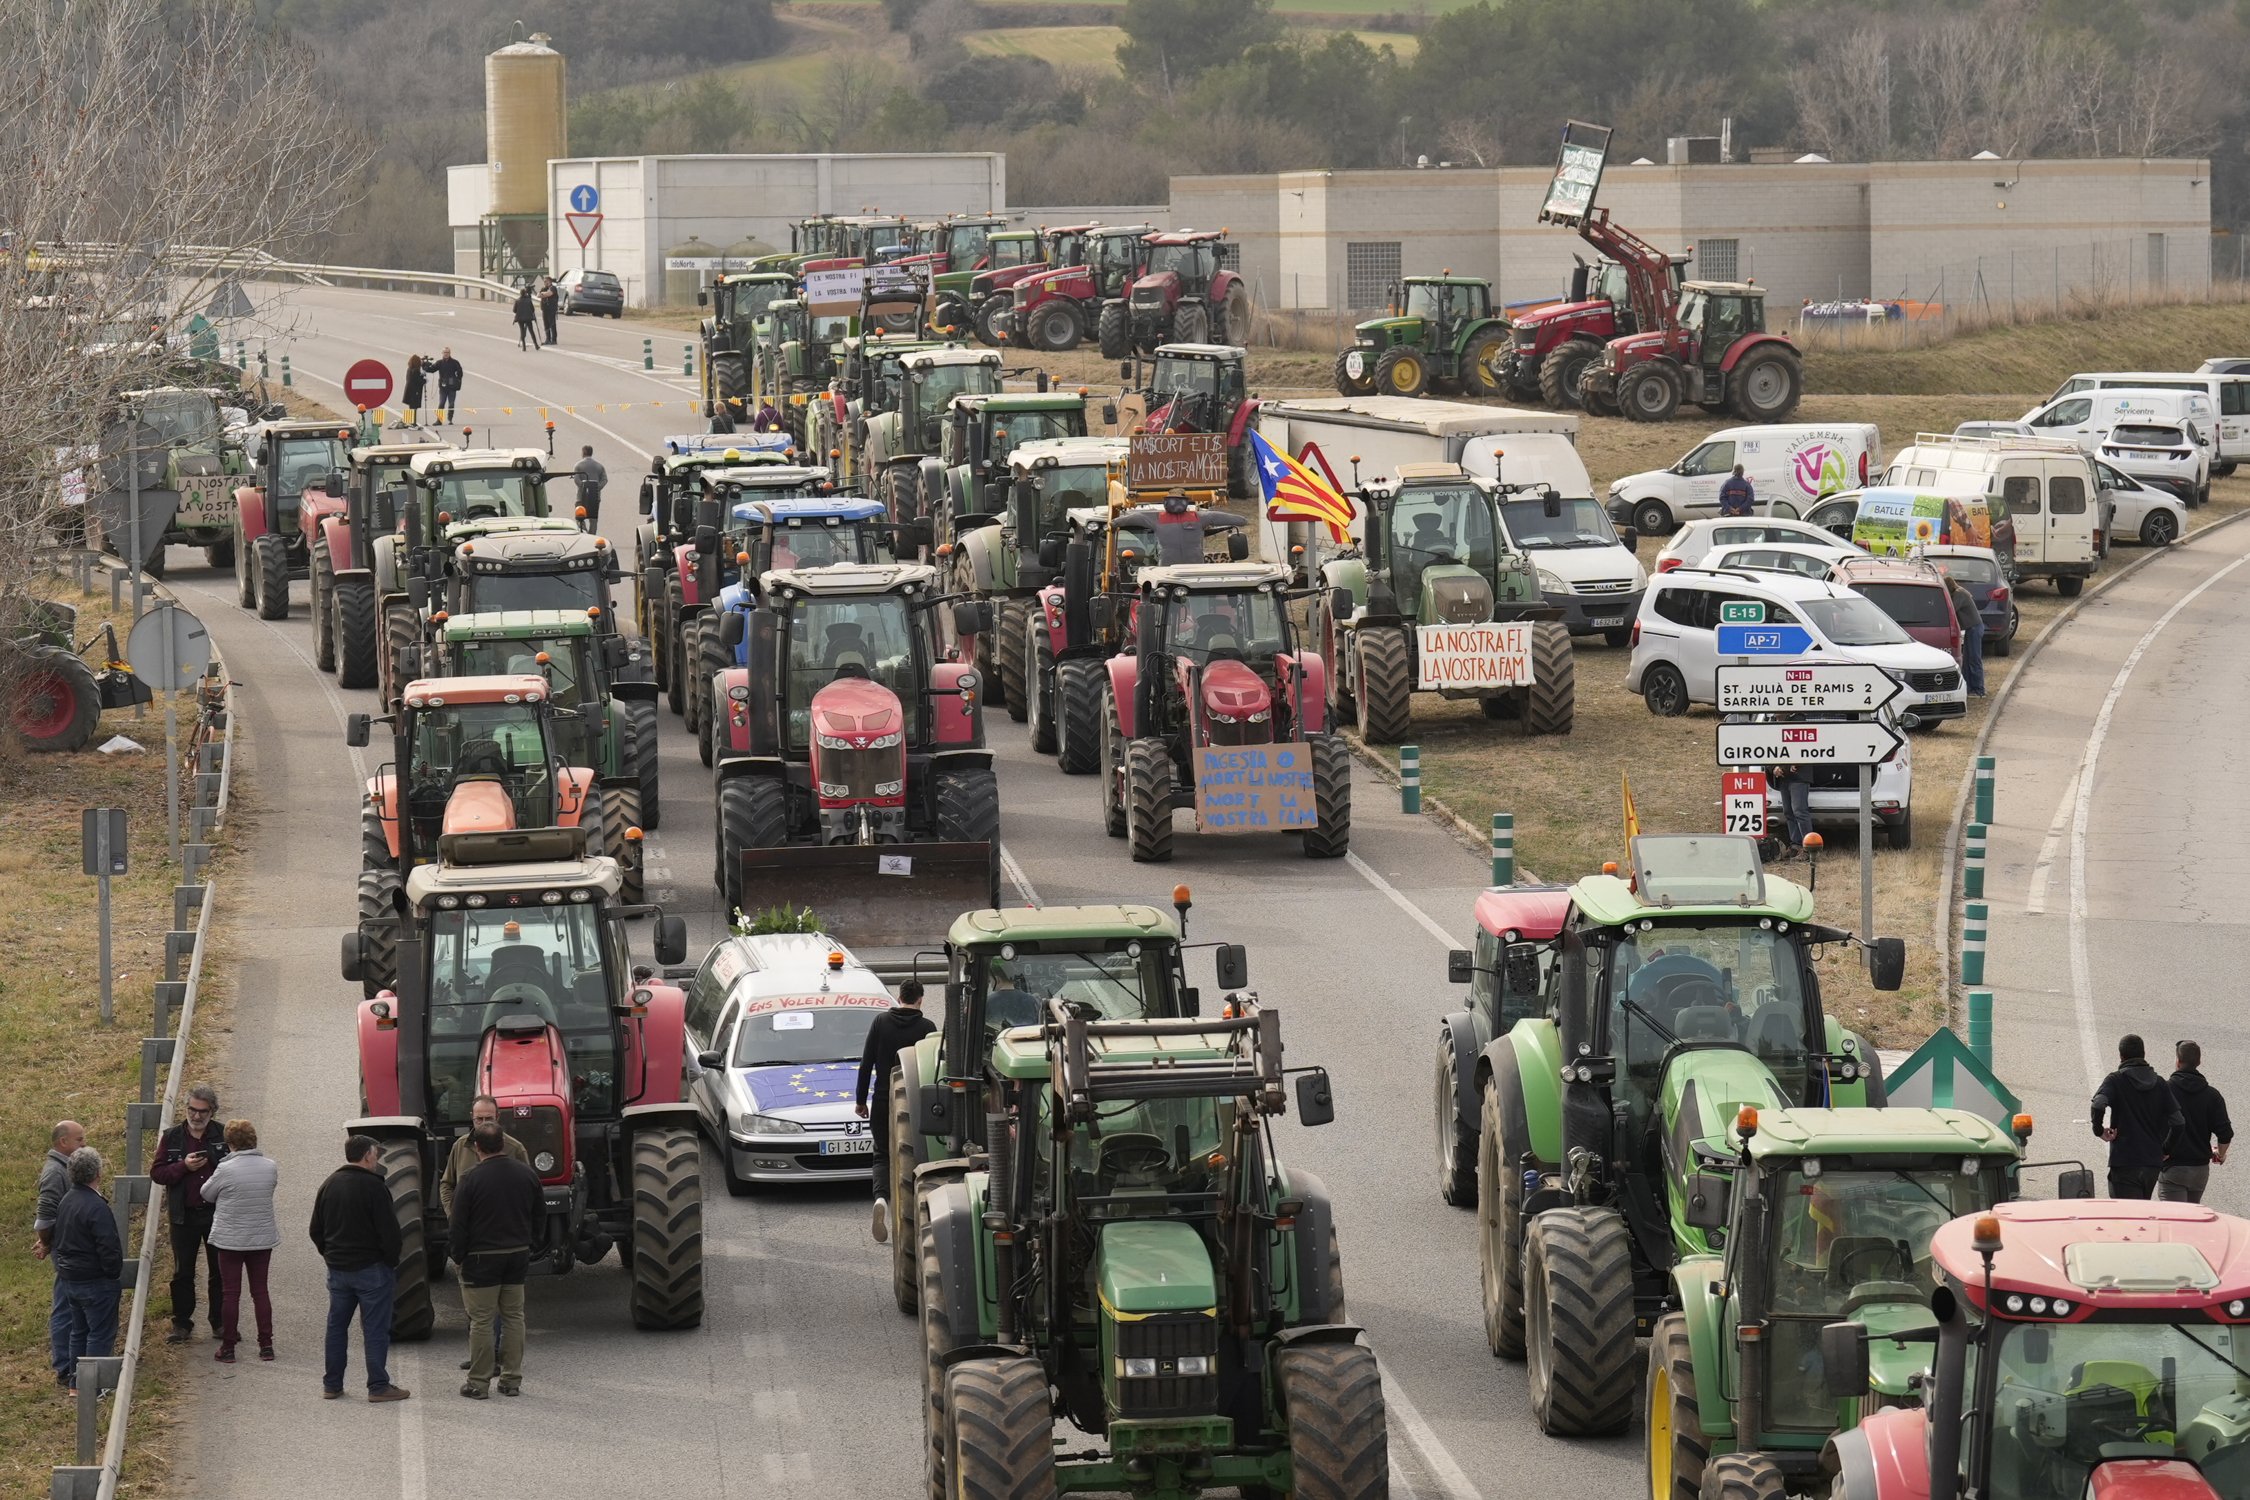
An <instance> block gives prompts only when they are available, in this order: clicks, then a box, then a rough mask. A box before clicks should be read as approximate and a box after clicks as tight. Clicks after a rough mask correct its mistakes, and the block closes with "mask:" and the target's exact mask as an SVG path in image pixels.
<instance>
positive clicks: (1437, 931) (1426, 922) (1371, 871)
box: [1344, 853, 1456, 951]
mask: <svg viewBox="0 0 2250 1500" xmlns="http://www.w3.org/2000/svg"><path fill="white" fill-rule="evenodd" d="M1344 863H1345V864H1348V865H1350V866H1351V867H1352V868H1353V869H1355V870H1357V871H1359V875H1360V878H1361V879H1362V880H1364V881H1366V882H1367V883H1368V884H1369V885H1371V886H1373V887H1375V889H1377V890H1379V891H1381V892H1382V893H1383V894H1384V895H1386V896H1388V897H1390V898H1391V904H1392V905H1393V906H1396V907H1397V908H1398V909H1399V910H1400V911H1402V912H1405V913H1406V914H1407V915H1408V916H1410V917H1412V918H1413V919H1414V920H1415V921H1417V922H1419V923H1421V924H1422V930H1423V931H1424V932H1426V933H1428V934H1429V935H1430V936H1431V937H1434V938H1436V939H1437V940H1438V941H1439V942H1440V943H1443V944H1444V945H1445V947H1446V949H1447V950H1448V951H1451V950H1452V949H1453V948H1454V947H1455V946H1456V945H1455V943H1454V941H1453V934H1452V933H1450V932H1447V931H1446V930H1445V929H1444V928H1443V927H1440V926H1439V925H1438V924H1437V922H1436V920H1435V919H1433V918H1432V917H1431V916H1430V914H1429V913H1428V912H1426V911H1424V910H1422V908H1420V907H1419V906H1416V905H1415V904H1414V903H1413V902H1412V901H1409V900H1408V899H1407V898H1406V894H1405V892H1403V891H1401V890H1400V889H1399V888H1398V887H1397V886H1395V885H1392V884H1391V883H1390V882H1389V881H1388V880H1385V879H1384V878H1383V877H1382V876H1380V875H1378V874H1376V873H1375V867H1374V866H1373V865H1371V864H1369V863H1368V862H1367V861H1366V860H1364V859H1361V858H1360V857H1359V856H1358V855H1356V854H1350V853H1347V854H1345V856H1344Z"/></svg>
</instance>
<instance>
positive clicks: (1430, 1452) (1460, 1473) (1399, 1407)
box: [1383, 1372, 1484, 1500]
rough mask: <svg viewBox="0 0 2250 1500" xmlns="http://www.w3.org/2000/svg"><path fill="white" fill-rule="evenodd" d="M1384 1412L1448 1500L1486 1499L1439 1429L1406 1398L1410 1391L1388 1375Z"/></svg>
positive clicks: (1394, 1472)
mask: <svg viewBox="0 0 2250 1500" xmlns="http://www.w3.org/2000/svg"><path fill="white" fill-rule="evenodd" d="M1383 1412H1384V1415H1385V1416H1386V1417H1387V1418H1389V1426H1390V1429H1391V1430H1392V1431H1393V1432H1396V1433H1399V1434H1400V1435H1401V1436H1403V1437H1404V1438H1405V1439H1406V1443H1407V1446H1408V1447H1410V1448H1412V1449H1413V1450H1414V1453H1415V1456H1416V1457H1418V1458H1419V1459H1421V1460H1422V1467H1423V1468H1425V1469H1427V1470H1428V1471H1429V1474H1430V1478H1431V1479H1433V1480H1434V1481H1436V1483H1437V1486H1438V1489H1439V1491H1440V1493H1442V1494H1443V1495H1444V1497H1445V1500H1484V1495H1483V1493H1482V1492H1481V1491H1479V1490H1478V1489H1477V1486H1476V1481H1474V1480H1472V1479H1471V1478H1469V1476H1468V1473H1467V1471H1465V1470H1464V1469H1463V1468H1462V1467H1461V1466H1460V1465H1459V1464H1457V1463H1455V1462H1454V1461H1453V1455H1452V1454H1450V1453H1448V1452H1446V1451H1445V1444H1444V1443H1442V1442H1440V1441H1439V1440H1438V1435H1437V1429H1436V1428H1434V1427H1432V1426H1431V1425H1430V1424H1429V1422H1428V1420H1427V1419H1426V1418H1424V1417H1423V1415H1422V1413H1421V1411H1420V1410H1419V1409H1418V1408H1417V1407H1416V1406H1415V1405H1414V1403H1413V1402H1411V1401H1409V1400H1407V1399H1406V1392H1405V1391H1404V1390H1402V1389H1401V1388H1400V1387H1399V1384H1398V1382H1397V1381H1395V1380H1393V1379H1392V1378H1391V1377H1390V1375H1389V1373H1388V1372H1385V1374H1384V1376H1383ZM1391 1472H1392V1473H1393V1474H1394V1475H1396V1474H1397V1472H1398V1470H1397V1466H1396V1460H1393V1467H1392V1470H1391ZM1409 1493H1410V1494H1411V1493H1412V1492H1411V1491H1409Z"/></svg>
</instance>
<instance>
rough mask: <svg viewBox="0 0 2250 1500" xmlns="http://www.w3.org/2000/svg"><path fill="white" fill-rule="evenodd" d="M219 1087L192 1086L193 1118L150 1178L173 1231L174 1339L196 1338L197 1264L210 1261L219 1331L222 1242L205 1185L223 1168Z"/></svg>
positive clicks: (160, 1155)
mask: <svg viewBox="0 0 2250 1500" xmlns="http://www.w3.org/2000/svg"><path fill="white" fill-rule="evenodd" d="M218 1113H219V1091H218V1090H217V1089H214V1088H212V1087H211V1085H209V1084H207V1083H199V1084H196V1085H195V1086H194V1087H192V1088H190V1089H189V1090H188V1091H187V1117H186V1118H185V1119H183V1120H182V1121H181V1122H180V1123H179V1124H177V1125H174V1126H173V1127H172V1128H171V1129H170V1130H167V1131H165V1132H164V1138H163V1139H162V1140H161V1141H159V1142H158V1143H157V1147H156V1162H155V1164H154V1165H153V1166H151V1167H150V1168H149V1169H148V1175H149V1177H150V1179H151V1180H152V1181H154V1182H156V1183H157V1184H158V1185H159V1186H161V1187H162V1188H163V1189H164V1220H165V1223H166V1224H168V1225H169V1226H170V1227H171V1231H172V1331H171V1332H170V1333H169V1334H167V1335H165V1339H164V1341H165V1342H166V1343H168V1344H184V1343H186V1342H187V1341H188V1340H189V1339H191V1338H193V1337H195V1269H196V1266H195V1263H196V1261H197V1259H198V1258H200V1259H201V1260H202V1261H203V1263H204V1277H203V1280H204V1296H205V1298H206V1299H207V1300H206V1303H205V1305H206V1308H207V1309H208V1311H209V1314H210V1319H211V1335H212V1337H214V1338H216V1337H218V1335H219V1301H220V1298H219V1247H218V1246H216V1245H214V1244H212V1243H211V1205H210V1204H208V1203H206V1202H205V1201H204V1199H203V1185H204V1184H205V1183H207V1182H209V1181H210V1180H211V1174H212V1173H213V1172H214V1171H216V1170H218V1166H219V1159H220V1158H221V1157H223V1156H225V1155H226V1145H225V1143H224V1142H222V1141H221V1140H220V1139H219V1122H218Z"/></svg>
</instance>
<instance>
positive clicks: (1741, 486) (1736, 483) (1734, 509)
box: [1719, 464, 1758, 516]
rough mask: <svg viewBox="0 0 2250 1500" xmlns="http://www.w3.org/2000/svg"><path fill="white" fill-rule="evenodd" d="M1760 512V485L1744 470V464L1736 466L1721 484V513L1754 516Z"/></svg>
mask: <svg viewBox="0 0 2250 1500" xmlns="http://www.w3.org/2000/svg"><path fill="white" fill-rule="evenodd" d="M1757 513H1758V487H1757V486H1756V485H1754V484H1752V483H1751V482H1750V480H1749V479H1748V477H1746V476H1745V475H1744V474H1743V472H1742V465H1740V464H1736V465H1735V466H1734V473H1732V474H1731V475H1729V476H1728V477H1727V479H1726V480H1725V482H1724V483H1722V484H1721V485H1720V486H1719V514H1720V515H1722V516H1754V515H1756V514H1757Z"/></svg>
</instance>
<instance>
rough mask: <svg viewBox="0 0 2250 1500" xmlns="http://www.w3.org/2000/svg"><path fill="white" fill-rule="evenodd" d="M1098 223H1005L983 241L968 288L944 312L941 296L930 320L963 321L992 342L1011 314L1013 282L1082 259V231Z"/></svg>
mask: <svg viewBox="0 0 2250 1500" xmlns="http://www.w3.org/2000/svg"><path fill="white" fill-rule="evenodd" d="M1100 227H1101V226H1100V225H1098V224H1066V225H1064V226H1062V227H1061V228H1059V229H1039V230H1028V229H1010V230H1004V231H1002V232H1000V233H998V234H995V235H993V236H992V238H991V239H990V240H989V241H987V242H986V249H987V251H988V252H989V255H990V261H991V263H990V264H989V265H987V266H986V267H985V268H984V269H983V270H981V271H979V272H977V273H976V274H975V275H974V276H972V277H970V278H969V289H968V292H967V293H966V294H965V295H964V296H963V297H962V298H961V301H960V304H959V307H958V310H957V311H956V312H954V313H953V315H952V316H950V317H949V316H947V304H946V300H945V297H944V296H943V295H940V297H939V299H938V311H937V314H936V315H935V316H933V317H932V319H931V321H932V322H934V323H937V324H939V325H940V326H945V325H948V324H950V325H951V326H954V327H967V328H968V329H969V330H970V331H971V332H973V333H974V334H975V335H976V338H977V342H978V343H980V344H988V345H993V346H995V347H997V346H998V345H999V343H1000V341H1001V338H1002V336H1003V335H1004V334H1005V333H1006V332H1007V330H1008V328H1009V327H1010V326H1011V325H1012V324H1013V322H1014V320H1015V307H1016V304H1015V288H1016V285H1017V283H1018V282H1021V281H1024V280H1026V279H1028V278H1030V277H1033V276H1036V275H1038V274H1039V273H1040V272H1042V271H1047V270H1052V269H1054V268H1056V267H1068V266H1078V265H1084V264H1085V263H1086V236H1087V235H1088V234H1089V233H1090V232H1092V231H1093V230H1096V229H1099V228H1100Z"/></svg>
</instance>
